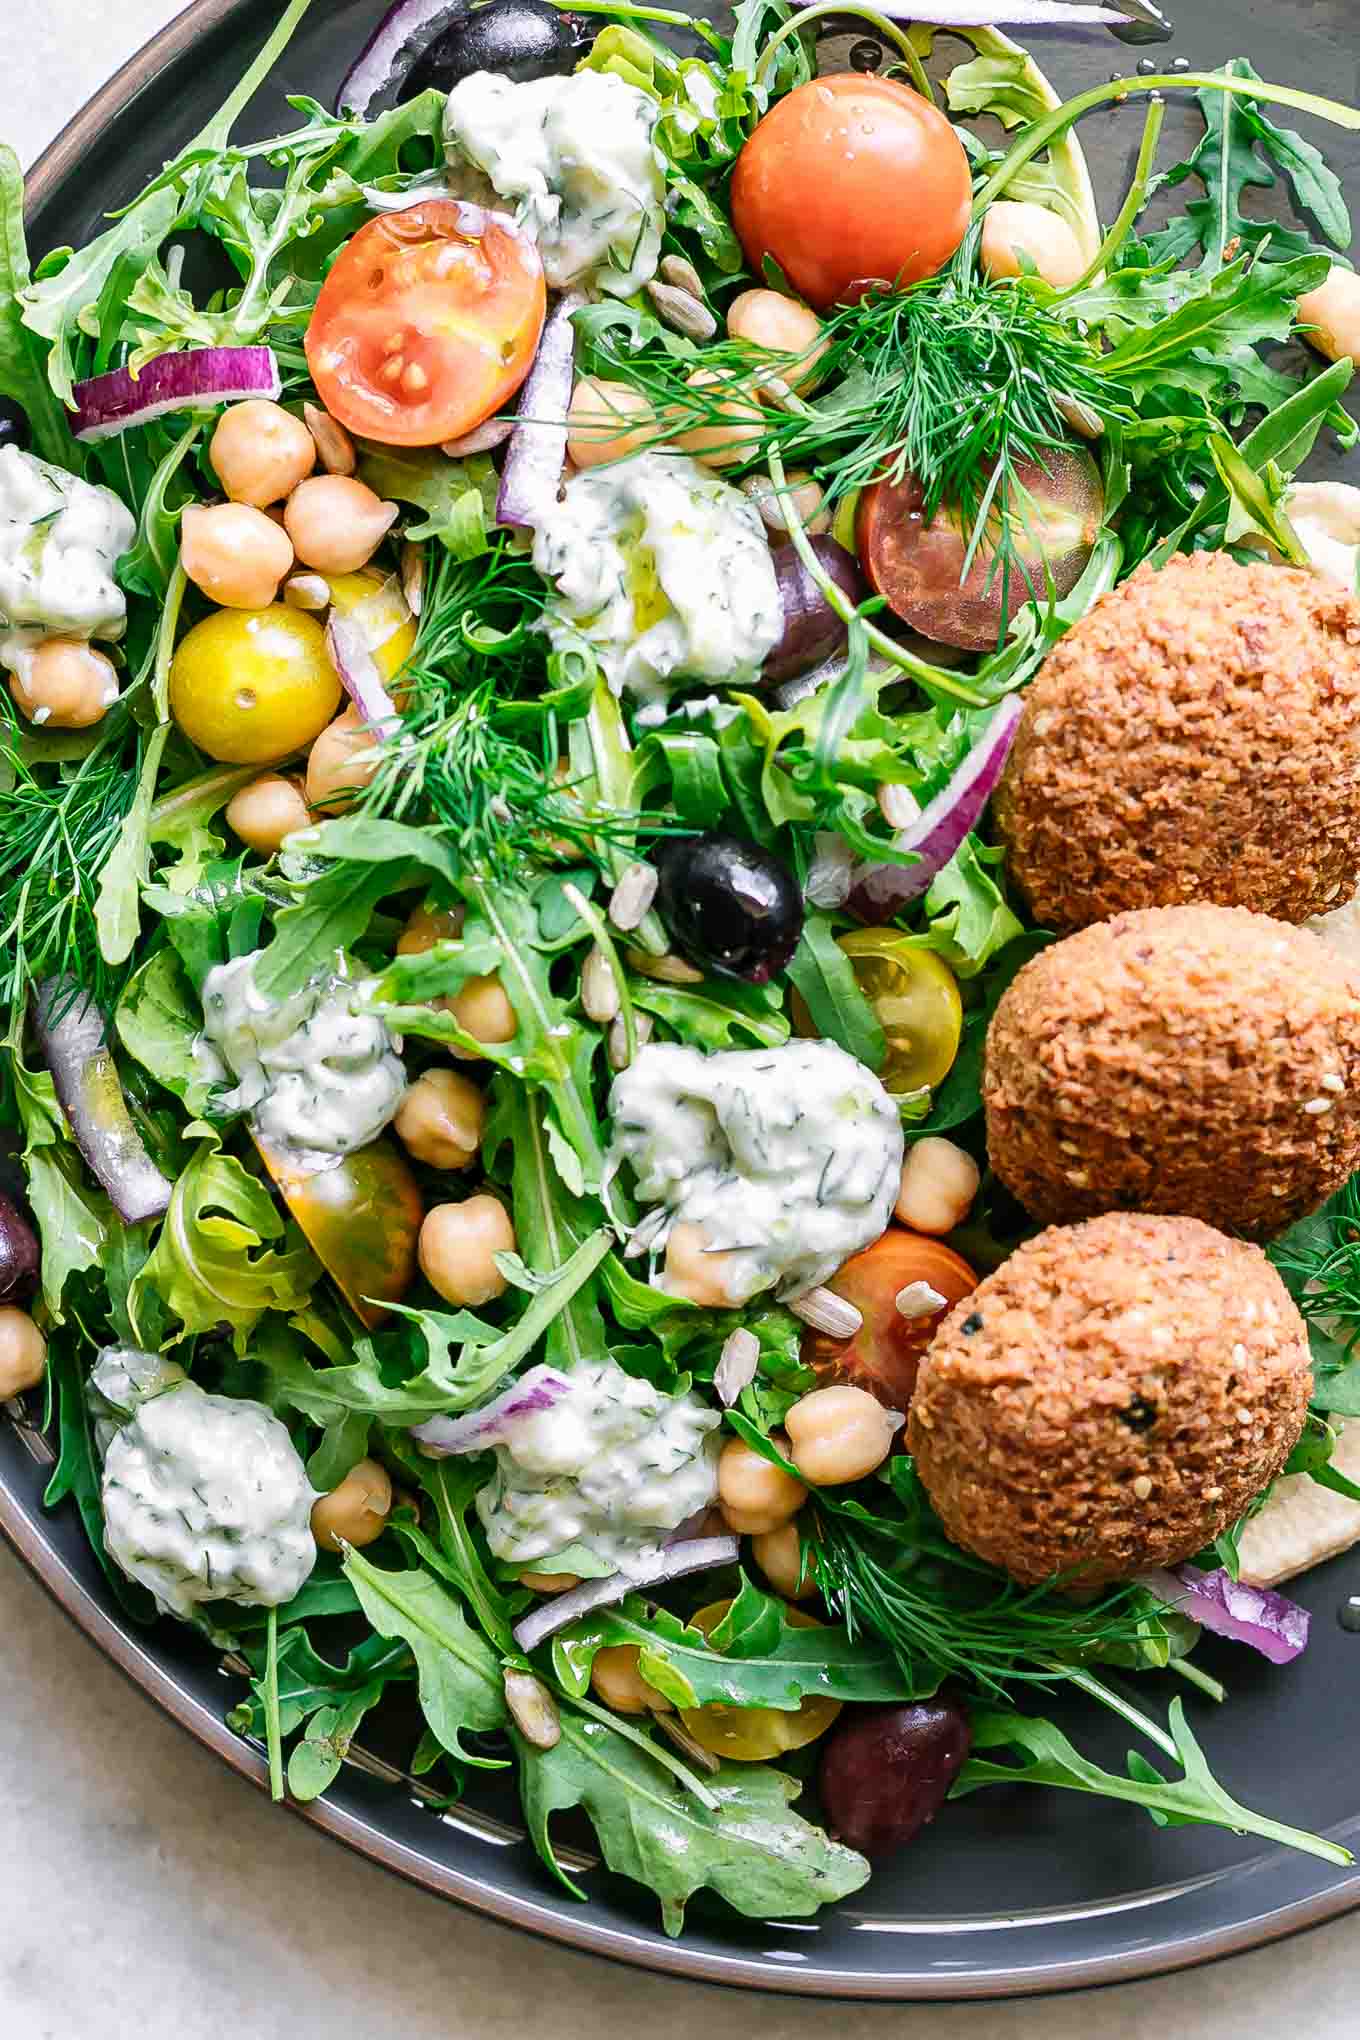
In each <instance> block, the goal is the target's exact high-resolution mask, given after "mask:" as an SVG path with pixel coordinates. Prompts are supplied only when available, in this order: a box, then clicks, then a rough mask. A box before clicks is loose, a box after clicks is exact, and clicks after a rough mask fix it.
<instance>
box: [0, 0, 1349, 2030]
mask: <svg viewBox="0 0 1360 2040" xmlns="http://www.w3.org/2000/svg"><path fill="white" fill-rule="evenodd" d="M253 4H256V0H189V4H188V5H187V6H185V7H184V8H183V9H182V11H181V12H180V13H178V14H176V15H174V16H173V17H172V19H171V20H170V21H169V22H167V23H166V25H165V27H164V28H162V29H160V30H158V31H157V32H156V33H155V34H154V35H152V36H151V37H150V38H149V39H148V40H147V41H146V42H145V43H143V44H142V46H141V47H140V48H139V49H137V50H136V51H134V53H133V54H132V56H130V57H129V58H128V60H127V61H126V62H125V63H124V64H122V65H121V66H120V67H119V68H118V69H117V70H116V71H115V72H114V73H113V75H112V76H111V77H110V78H109V79H108V80H107V82H106V83H105V84H104V85H102V86H101V87H100V88H99V90H98V91H97V92H96V93H95V94H94V95H93V97H92V98H90V99H88V100H87V101H86V102H85V103H84V105H83V106H81V107H80V108H79V109H78V110H77V111H76V112H75V113H74V114H73V115H72V117H71V118H70V120H68V121H67V122H66V124H65V125H64V126H63V127H62V128H61V129H60V130H59V131H58V133H57V134H56V135H55V136H54V137H53V139H52V140H51V141H50V142H49V143H48V144H47V146H46V148H45V149H43V150H42V152H41V153H40V154H39V156H38V157H37V158H36V160H35V161H34V162H33V164H32V165H31V166H30V167H29V169H28V170H27V171H26V172H25V173H24V192H25V202H24V210H25V218H26V220H27V219H28V218H29V216H30V215H31V213H32V212H33V210H34V209H35V208H36V207H38V206H40V205H41V204H42V203H43V202H44V201H45V200H46V199H47V198H48V197H49V196H50V195H52V194H54V193H55V192H56V191H57V190H58V189H59V188H60V186H61V185H62V184H63V182H64V181H65V180H66V178H67V177H68V176H70V175H72V174H73V173H74V172H75V170H76V169H77V167H78V165H79V162H80V159H81V156H82V155H83V153H84V151H85V149H86V147H87V145H88V144H89V143H90V142H92V141H93V140H94V138H95V137H96V136H97V135H98V134H99V132H100V130H101V129H102V128H103V127H104V126H105V125H106V124H107V123H108V122H109V121H111V120H112V119H113V118H114V117H115V116H117V115H118V114H120V113H122V112H123V111H124V109H125V108H126V107H127V106H128V105H129V104H130V103H131V101H132V100H133V99H134V98H136V96H137V95H138V94H139V93H140V92H142V91H143V90H145V89H146V88H147V87H148V86H149V85H151V84H152V83H153V82H154V81H155V79H156V78H157V77H158V76H159V74H160V73H161V72H162V71H164V70H166V69H167V68H169V66H170V65H172V64H173V63H174V62H176V61H177V60H178V59H179V58H181V57H182V56H184V55H185V54H186V53H187V52H188V50H189V49H190V48H191V47H192V45H193V44H194V43H195V42H197V41H198V40H199V39H200V38H202V37H203V36H205V35H207V34H208V33H209V32H211V31H212V30H215V29H218V28H221V27H225V26H226V25H228V24H229V23H230V21H231V18H232V16H233V15H235V14H238V13H243V12H244V11H245V10H246V8H247V7H249V6H251V5H253ZM12 1408H13V1406H12V1405H11V1406H10V1409H12ZM0 1415H4V1416H7V1417H8V1415H9V1411H7V1410H4V1409H0ZM6 1428H7V1429H11V1430H12V1431H14V1433H15V1434H16V1443H19V1444H20V1449H22V1433H21V1429H20V1426H18V1425H15V1424H13V1423H12V1422H10V1423H7V1425H6ZM81 1534H82V1535H83V1531H82V1532H81ZM0 1535H3V1537H4V1539H5V1541H6V1543H7V1544H8V1545H9V1547H10V1548H11V1550H12V1551H13V1552H14V1553H15V1555H16V1556H17V1557H18V1558H19V1559H20V1560H21V1561H22V1563H23V1564H24V1566H25V1567H26V1569H27V1570H28V1572H29V1573H30V1574H31V1575H32V1577H33V1578H34V1579H35V1580H36V1581H37V1582H38V1584H39V1585H40V1586H41V1587H43V1588H44V1589H45V1590H46V1592H47V1593H48V1594H49V1595H50V1597H51V1598H52V1600H53V1601H55V1603H56V1605H57V1606H58V1607H59V1608H60V1609H61V1611H62V1613H63V1614H64V1615H65V1616H67V1618H68V1619H69V1620H70V1621H71V1622H72V1623H73V1624H74V1626H75V1627H76V1628H77V1629H78V1630H79V1631H80V1632H81V1634H82V1635H83V1636H84V1637H85V1638H86V1639H87V1640H88V1641H89V1642H90V1643H91V1644H92V1645H93V1646H94V1647H95V1648H96V1649H97V1650H98V1651H100V1653H101V1654H102V1655H103V1656H104V1657H105V1658H106V1659H108V1661H109V1662H110V1663H111V1664H112V1665H113V1666H114V1667H115V1668H116V1669H117V1670H118V1671H119V1672H121V1673H122V1674H123V1676H124V1677H125V1678H126V1679H127V1680H128V1681H129V1683H130V1684H131V1685H132V1686H133V1687H134V1688H135V1689H136V1690H137V1692H138V1693H140V1694H141V1695H142V1697H143V1698H144V1699H145V1700H147V1701H148V1703H150V1704H152V1705H155V1706H157V1707H158V1708H159V1709H160V1710H161V1711H162V1712H163V1713H164V1714H165V1715H167V1716H168V1717H169V1719H170V1720H171V1721H173V1722H175V1723H176V1724H177V1725H178V1726H179V1727H180V1728H181V1729H183V1730H184V1731H185V1732H186V1733H187V1734H189V1735H191V1736H192V1737H193V1738H194V1740H195V1741H196V1742H197V1743H199V1744H200V1745H201V1746H202V1747H203V1748H204V1749H206V1750H208V1751H210V1752H211V1753H212V1754H214V1755H215V1756H217V1757H219V1758H220V1759H221V1760H222V1761H223V1762H224V1763H225V1764H226V1765H227V1766H228V1767H229V1768H230V1769H231V1770H232V1771H234V1772H235V1773H236V1774H237V1776H238V1777H240V1778H243V1779H245V1780H246V1781H247V1782H248V1783H249V1784H251V1785H253V1786H254V1787H255V1789H256V1790H257V1791H259V1792H262V1793H267V1792H268V1790H269V1776H268V1766H267V1764H266V1761H265V1759H264V1757H263V1756H262V1755H261V1754H260V1753H259V1752H258V1751H257V1750H255V1749H254V1748H253V1747H252V1746H251V1744H249V1743H248V1742H246V1741H245V1740H244V1738H242V1737H241V1736H238V1735H236V1734H235V1733H234V1732H233V1731H232V1730H231V1729H230V1728H228V1727H227V1724H226V1721H225V1719H223V1718H222V1717H221V1715H215V1714H214V1713H213V1711H212V1710H211V1709H210V1708H209V1707H207V1706H206V1705H205V1704H204V1703H203V1702H201V1701H200V1700H199V1699H197V1698H196V1697H195V1696H194V1695H193V1694H192V1693H190V1692H188V1691H187V1690H186V1689H185V1688H184V1687H183V1686H181V1685H180V1684H179V1683H178V1681H177V1679H176V1677H175V1675H174V1673H173V1672H172V1671H171V1670H170V1669H169V1668H168V1667H167V1666H166V1665H164V1664H162V1663H160V1662H159V1661H158V1660H157V1658H156V1656H155V1654H154V1652H152V1651H151V1650H150V1649H148V1648H147V1647H145V1646H144V1645H143V1644H142V1643H141V1641H140V1640H139V1638H138V1637H137V1635H136V1634H135V1633H134V1632H133V1631H132V1630H131V1629H130V1628H128V1627H126V1626H125V1625H124V1624H123V1623H122V1622H121V1621H120V1620H119V1619H118V1618H117V1617H116V1616H115V1615H114V1614H113V1613H111V1612H110V1610H109V1608H108V1607H106V1606H104V1605H102V1604H101V1602H100V1600H99V1599H98V1598H97V1597H96V1595H95V1594H93V1593H92V1592H91V1591H90V1589H89V1588H88V1586H86V1584H85V1583H84V1582H83V1581H82V1580H80V1579H79V1578H78V1577H77V1575H76V1574H75V1572H74V1571H73V1570H72V1568H71V1567H70V1565H69V1564H68V1563H67V1562H66V1560H65V1558H64V1557H63V1555H62V1553H61V1551H60V1550H59V1548H58V1546H57V1543H56V1541H55V1539H54V1538H53V1537H52V1535H51V1534H50V1532H49V1531H48V1529H47V1526H46V1520H45V1513H44V1511H43V1509H42V1505H41V1502H39V1503H38V1504H37V1506H36V1507H34V1506H33V1505H32V1504H31V1503H30V1502H29V1501H28V1499H27V1498H26V1497H25V1496H24V1494H23V1493H22V1492H21V1490H20V1488H19V1487H18V1486H17V1485H14V1484H12V1483H11V1482H10V1481H9V1479H8V1478H7V1476H6V1471H5V1468H4V1466H3V1464H0ZM284 1804H285V1806H286V1808H287V1810H288V1812H289V1813H291V1814H292V1815H293V1816H294V1817H295V1818H296V1819H299V1820H302V1821H305V1822H306V1823H307V1825H308V1826H310V1827H312V1828H315V1829H317V1830H318V1831H319V1832H321V1833H322V1834H325V1835H328V1836H329V1837H330V1838H331V1839H332V1840H334V1841H336V1842H339V1843H341V1844H343V1845H344V1846H345V1847H347V1848H349V1849H351V1850H353V1851H354V1852H355V1853H356V1854H357V1855H359V1856H361V1857H363V1858H365V1859H366V1860H367V1861H368V1862H369V1863H371V1864H374V1865H376V1866H377V1867H379V1868H381V1869H385V1870H387V1871H390V1872H391V1873H392V1874H394V1875H395V1876H398V1877H401V1878H403V1879H404V1880H405V1881H406V1882H408V1883H411V1884H414V1885H415V1886H417V1887H418V1888H419V1889H421V1890H424V1891H426V1892H428V1893H430V1894H431V1895H432V1896H434V1897H438V1898H444V1899H447V1900H450V1901H452V1902H453V1903H454V1904H456V1905H458V1906H460V1907H462V1908H464V1909H466V1910H467V1911H469V1912H473V1913H476V1914H478V1915H479V1916H480V1917H482V1918H484V1919H489V1920H492V1921H494V1922H496V1923H497V1924H498V1925H500V1926H503V1927H505V1928H507V1929H508V1930H515V1929H518V1930H520V1931H523V1932H527V1933H531V1934H533V1935H535V1936H536V1937H537V1938H538V1939H540V1940H546V1941H551V1942H555V1943H556V1944H558V1945H559V1946H563V1947H566V1948H570V1949H572V1950H573V1951H575V1952H576V1953H582V1954H592V1955H596V1956H600V1957H602V1958H604V1959H606V1960H610V1961H613V1962H616V1963H619V1964H622V1965H624V1966H626V1967H629V1968H634V1969H645V1970H650V1971H653V1972H655V1973H659V1974H662V1975H666V1976H670V1977H678V1978H682V1979H685V1980H687V1981H692V1982H700V1983H708V1984H716V1985H722V1986H725V1987H727V1988H729V1989H745V1990H753V1991H761V1992H764V1993H767V1994H770V1995H776V1996H783V1997H809V1998H821V1999H830V2000H835V1999H840V2000H842V2001H861V2002H864V2001H878V2002H881V2003H898V2004H912V2003H937V2004H940V2003H943V2004H949V2003H966V2002H977V2001H982V2000H993V2001H995V2000H998V1999H1005V1998H1042V1997H1047V1996H1056V1995H1058V1994H1060V1993H1061V1994H1066V1993H1068V1992H1072V1991H1078V1990H1089V1989H1093V1988H1097V1987H1101V1986H1105V1985H1113V1984H1118V1983H1133V1982H1137V1981H1139V1980H1142V1979H1150V1978H1153V1977H1158V1976H1167V1975H1171V1974H1174V1973H1176V1972H1178V1971H1181V1970H1186V1969H1196V1968H1200V1967H1203V1966H1205V1965H1207V1964H1209V1963H1212V1962H1216V1961H1221V1960H1224V1959H1225V1958H1227V1957H1229V1956H1232V1955H1237V1954H1245V1953H1247V1952H1248V1951H1250V1950H1251V1949H1255V1948H1261V1947H1266V1946H1269V1945H1271V1944H1273V1943H1275V1942H1278V1941H1282V1940H1285V1939H1288V1938H1291V1937H1292V1936H1294V1935H1297V1934H1301V1933H1304V1932H1307V1931H1308V1930H1310V1929H1311V1928H1314V1927H1320V1926H1323V1925H1325V1924H1327V1923H1328V1922H1329V1921H1331V1920H1335V1919H1340V1918H1342V1917H1344V1916H1345V1915H1346V1914H1348V1913H1353V1912H1356V1911H1360V1872H1357V1873H1355V1874H1353V1875H1352V1876H1349V1877H1347V1878H1345V1879H1344V1880H1342V1881H1340V1882H1338V1883H1335V1884H1331V1885H1329V1886H1327V1887H1325V1888H1323V1889H1322V1890H1320V1891H1318V1892H1315V1893H1313V1894H1312V1895H1310V1896H1308V1897H1305V1898H1300V1899H1295V1900H1292V1901H1290V1902H1288V1903H1286V1904H1283V1905H1277V1906H1275V1907H1273V1908H1272V1909H1271V1910H1270V1911H1268V1912H1265V1913H1262V1914H1258V1915H1256V1916H1254V1917H1251V1918H1247V1919H1244V1920H1238V1921H1236V1922H1234V1923H1233V1924H1231V1925H1228V1926H1224V1927H1221V1928H1219V1929H1216V1930H1215V1931H1213V1932H1212V1933H1207V1934H1199V1935H1196V1936H1193V1937H1190V1936H1182V1937H1180V1938H1179V1939H1178V1938H1175V1937H1174V1936H1173V1937H1168V1938H1164V1939H1161V1940H1158V1941H1155V1942H1152V1943H1150V1944H1148V1945H1146V1946H1144V1947H1141V1948H1135V1949H1125V1950H1123V1951H1119V1952H1115V1953H1111V1954H1107V1955H1103V1956H1081V1957H1079V1958H1076V1959H1070V1960H1067V1961H1059V1962H1057V1963H1055V1964H1054V1966H1053V1968H1052V1969H1051V1970H1047V1971H1045V1972H1043V1974H1042V1975H1039V1974H1037V1973H1036V1971H1035V1970H1034V1969H1033V1968H1030V1967H1023V1968H1022V1967H1018V1966H1015V1965H1009V1966H1006V1967H992V1968H987V1969H979V1970H977V1971H975V1972H973V1973H971V1974H964V1975H961V1974H959V1973H958V1972H957V1971H951V1972H950V1973H949V1974H948V1975H938V1976H936V1975H930V1974H925V1973H922V1972H921V1971H920V1970H916V1971H913V1972H910V1973H904V1972H900V1971H899V1972H885V1973H882V1974H878V1975H872V1974H869V1973H867V1972H853V1973H851V1972H846V1971H842V1970H837V1969H832V1968H828V1967H820V1968H819V1967H817V1966H816V1965H814V1964H811V1963H809V1964H808V1965H807V1966H806V1967H801V1966H800V1967H799V1968H797V1969H786V1968H783V1967H781V1966H778V1965H777V1964H775V1963H774V1962H773V1961H768V1960H766V1961H762V1960H759V1959H755V1958H752V1957H750V1956H745V1955H737V1954H733V1955H731V1956H725V1955H719V1954H715V1953H713V1952H711V1951H708V1950H703V1949H699V1948H696V1947H687V1946H686V1944H685V1942H684V1940H683V1938H682V1939H680V1940H677V1941H675V1942H672V1943H665V1944H662V1943H659V1942H658V1941H657V1940H656V1939H655V1938H651V1937H647V1938H644V1937H642V1936H640V1935H638V1936H634V1935H632V1934H630V1933H628V1932H625V1931H624V1930H622V1929H620V1928H617V1927H612V1926H609V1925H607V1924H605V1923H604V1922H603V1921H602V1920H600V1919H599V1918H598V1917H595V1918H592V1916H591V1908H590V1907H589V1906H583V1907H575V1906H573V1907H571V1908H570V1910H568V1904H569V1902H568V1901H565V1900H558V1899H557V1898H555V1897H553V1896H551V1895H550V1896H548V1897H545V1898H544V1899H543V1900H541V1901H535V1900H531V1899H528V1898H524V1897H521V1896H519V1895H517V1894H515V1893H513V1892H508V1891H504V1890H497V1889H493V1888H491V1887H489V1886H488V1885H486V1884H485V1883H484V1882H483V1881H482V1880H481V1879H480V1878H479V1877H477V1876H474V1875H470V1874H468V1873H467V1872H465V1871H461V1870H459V1869H457V1868H456V1867H455V1866H454V1865H452V1864H449V1863H444V1862H435V1861H433V1860H432V1859H431V1858H430V1857H428V1856H424V1855H421V1854H419V1853H418V1852H417V1851H415V1850H414V1849H411V1848H408V1847H407V1846H406V1845H405V1844H404V1843H403V1842H401V1841H400V1840H399V1839H398V1838H397V1837H396V1836H394V1835H392V1834H389V1833H387V1832H386V1831H385V1830H384V1829H383V1828H382V1827H380V1826H379V1825H377V1824H376V1823H375V1822H373V1821H369V1820H366V1819H364V1818H362V1817H361V1816H360V1815H359V1814H358V1813H357V1812H355V1811H353V1810H352V1809H350V1808H348V1807H345V1806H343V1805H341V1804H339V1803H338V1802H335V1801H332V1800H330V1799H329V1798H327V1797H325V1796H324V1795H323V1797H322V1798H320V1799H317V1800H314V1801H312V1802H310V1803H308V1804H305V1805H299V1804H298V1803H297V1802H296V1801H293V1800H291V1799H289V1800H285V1802H284Z"/></svg>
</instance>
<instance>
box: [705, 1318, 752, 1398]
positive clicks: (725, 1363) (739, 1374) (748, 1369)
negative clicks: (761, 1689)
mask: <svg viewBox="0 0 1360 2040" xmlns="http://www.w3.org/2000/svg"><path fill="white" fill-rule="evenodd" d="M759 1361H760V1341H759V1339H758V1338H757V1337H756V1335H755V1333H754V1332H748V1331H747V1330H746V1327H745V1326H744V1325H742V1326H739V1327H738V1329H737V1330H736V1331H735V1332H731V1333H729V1334H728V1337H727V1339H726V1340H725V1341H724V1344H723V1349H722V1352H721V1353H720V1354H719V1356H718V1364H717V1366H716V1367H715V1368H714V1370H713V1386H714V1388H716V1389H717V1391H718V1400H719V1401H720V1402H721V1403H723V1404H725V1405H726V1407H727V1408H728V1409H730V1408H731V1407H732V1404H733V1403H734V1402H735V1401H736V1399H737V1397H738V1396H739V1395H740V1394H741V1392H742V1390H743V1389H744V1388H745V1387H746V1386H747V1384H748V1383H749V1382H752V1381H754V1380H755V1375H756V1367H757V1365H758V1364H759Z"/></svg>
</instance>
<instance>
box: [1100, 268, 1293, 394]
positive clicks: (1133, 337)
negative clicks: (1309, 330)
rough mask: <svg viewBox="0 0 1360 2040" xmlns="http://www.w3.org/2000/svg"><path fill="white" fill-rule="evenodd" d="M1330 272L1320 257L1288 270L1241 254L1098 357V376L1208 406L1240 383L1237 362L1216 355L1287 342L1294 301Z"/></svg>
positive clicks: (1239, 363)
mask: <svg viewBox="0 0 1360 2040" xmlns="http://www.w3.org/2000/svg"><path fill="white" fill-rule="evenodd" d="M1328 267H1329V265H1328V262H1327V258H1326V257H1325V256H1322V255H1318V256H1313V255H1305V256H1303V257H1301V258H1300V259H1298V260H1297V261H1291V262H1286V263H1262V262H1259V261H1255V260H1253V258H1252V256H1251V255H1249V254H1245V255H1240V256H1239V257H1238V258H1237V259H1236V261H1233V262H1230V263H1228V264H1227V266H1226V267H1224V268H1221V269H1216V270H1215V271H1214V273H1213V274H1212V276H1210V277H1209V278H1208V279H1207V281H1206V282H1205V284H1204V287H1203V288H1202V289H1199V290H1196V291H1195V292H1194V293H1193V295H1191V296H1190V297H1188V298H1187V299H1186V300H1185V301H1184V302H1183V303H1182V304H1181V306H1180V307H1179V309H1178V310H1176V311H1174V312H1172V313H1171V314H1170V315H1169V316H1167V317H1164V318H1162V319H1160V320H1158V322H1157V323H1156V324H1155V325H1152V326H1148V327H1139V328H1137V329H1135V330H1134V331H1133V332H1131V333H1129V334H1128V335H1127V336H1126V337H1125V338H1124V339H1123V340H1121V341H1120V342H1119V344H1118V346H1116V347H1115V348H1113V349H1112V350H1111V351H1110V352H1109V353H1107V354H1104V355H1102V356H1100V357H1099V359H1098V361H1097V362H1096V364H1095V365H1096V369H1097V372H1098V373H1099V374H1101V375H1103V376H1107V377H1109V378H1110V379H1111V380H1112V381H1114V382H1118V383H1121V384H1123V385H1124V386H1125V387H1126V388H1128V389H1131V390H1133V391H1135V392H1142V391H1145V390H1147V389H1149V388H1156V387H1157V385H1158V384H1160V383H1166V382H1172V383H1174V384H1175V386H1176V387H1178V388H1189V389H1194V390H1198V391H1199V392H1200V394H1201V395H1203V396H1205V397H1206V398H1207V399H1208V400H1210V401H1211V402H1212V401H1214V400H1216V399H1217V398H1218V397H1220V396H1221V395H1222V393H1223V391H1224V389H1225V388H1226V387H1227V386H1228V385H1230V384H1233V383H1239V384H1240V381H1241V374H1242V363H1241V362H1240V361H1239V360H1237V359H1236V358H1233V357H1231V356H1230V357H1229V358H1228V359H1226V360H1224V359H1220V358H1219V357H1220V355H1222V354H1223V353H1224V351H1225V350H1229V349H1234V348H1242V347H1250V346H1253V345H1255V343H1256V342H1257V341H1260V340H1284V339H1287V338H1288V336H1289V332H1290V329H1291V327H1292V325H1293V321H1294V308H1295V305H1296V304H1297V302H1298V299H1299V298H1300V297H1301V296H1302V295H1303V293H1304V292H1305V291H1309V290H1313V289H1315V288H1316V286H1317V285H1318V284H1319V283H1321V282H1322V281H1323V279H1324V278H1325V276H1326V274H1327V270H1328ZM1256 366H1258V367H1259V364H1256Z"/></svg>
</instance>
